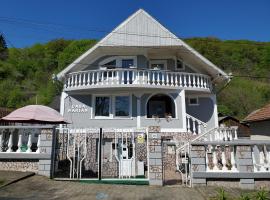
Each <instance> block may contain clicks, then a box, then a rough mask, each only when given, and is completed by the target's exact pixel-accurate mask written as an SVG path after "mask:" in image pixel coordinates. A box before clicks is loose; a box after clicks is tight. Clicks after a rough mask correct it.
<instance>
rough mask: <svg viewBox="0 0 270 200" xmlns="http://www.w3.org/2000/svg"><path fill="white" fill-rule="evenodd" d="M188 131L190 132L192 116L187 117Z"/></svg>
mask: <svg viewBox="0 0 270 200" xmlns="http://www.w3.org/2000/svg"><path fill="white" fill-rule="evenodd" d="M187 132H188V133H189V132H190V118H189V117H187Z"/></svg>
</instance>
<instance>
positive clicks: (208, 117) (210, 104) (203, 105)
mask: <svg viewBox="0 0 270 200" xmlns="http://www.w3.org/2000/svg"><path fill="white" fill-rule="evenodd" d="M186 96H188V95H186ZM192 97H196V96H195V95H194V96H192ZM198 99H199V105H189V103H188V98H186V112H187V113H188V114H189V115H191V116H193V117H196V118H197V119H199V120H201V121H203V122H205V123H207V129H208V130H209V129H212V128H214V127H215V126H216V122H217V117H218V116H217V113H215V102H214V101H213V100H212V98H211V97H210V96H209V97H199V98H198Z"/></svg>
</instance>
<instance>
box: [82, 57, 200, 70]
mask: <svg viewBox="0 0 270 200" xmlns="http://www.w3.org/2000/svg"><path fill="white" fill-rule="evenodd" d="M115 56H117V55H110V56H107V55H105V56H101V57H100V58H98V59H97V60H95V61H94V62H93V63H92V64H91V65H89V66H87V67H86V68H85V69H84V70H95V69H98V68H99V67H98V66H99V63H100V62H101V61H103V60H105V59H107V58H110V57H115ZM136 57H137V68H138V69H148V68H149V62H148V58H147V57H145V56H144V55H136ZM156 60H159V59H156ZM160 60H164V59H160ZM165 60H166V62H167V70H171V71H175V60H174V59H172V58H170V59H165ZM181 72H188V73H196V72H195V71H194V70H193V69H191V68H190V67H189V66H187V65H185V69H184V70H181Z"/></svg>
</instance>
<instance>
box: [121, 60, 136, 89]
mask: <svg viewBox="0 0 270 200" xmlns="http://www.w3.org/2000/svg"><path fill="white" fill-rule="evenodd" d="M133 66H134V60H133V59H123V60H122V68H123V69H130V68H131V67H133ZM124 83H125V84H127V83H128V84H131V83H132V71H130V70H127V71H125V72H124Z"/></svg>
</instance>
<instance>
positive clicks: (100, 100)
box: [94, 95, 131, 117]
mask: <svg viewBox="0 0 270 200" xmlns="http://www.w3.org/2000/svg"><path fill="white" fill-rule="evenodd" d="M130 98H131V97H130V96H129V95H123V96H96V97H95V102H94V105H95V111H94V113H95V117H129V116H131V102H130Z"/></svg>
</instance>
